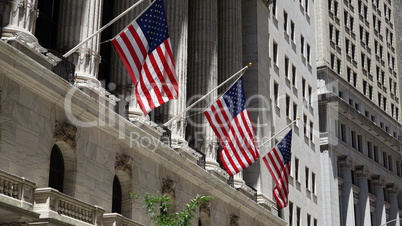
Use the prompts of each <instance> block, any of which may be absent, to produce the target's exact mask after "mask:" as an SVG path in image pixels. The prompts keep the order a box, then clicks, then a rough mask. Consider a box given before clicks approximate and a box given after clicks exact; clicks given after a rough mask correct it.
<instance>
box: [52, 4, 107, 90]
mask: <svg viewBox="0 0 402 226" xmlns="http://www.w3.org/2000/svg"><path fill="white" fill-rule="evenodd" d="M102 5H103V1H102V0H86V1H69V0H61V1H60V12H61V13H60V17H59V20H60V22H59V27H58V29H59V31H58V32H59V34H60V35H59V36H58V42H57V43H58V46H57V49H58V50H59V51H61V52H63V53H65V52H67V51H69V50H70V49H72V48H73V47H75V46H76V45H77V44H78V43H80V42H81V41H82V40H84V39H86V38H87V37H89V36H90V35H92V34H93V33H95V31H97V30H98V29H99V28H100V27H101V25H102V20H101V15H102ZM99 42H100V35H97V36H95V37H93V38H92V39H91V40H89V41H88V42H86V43H85V44H83V45H82V46H81V47H80V48H79V49H78V50H77V51H76V52H75V53H73V54H71V55H70V56H69V57H68V58H69V60H70V61H71V62H72V63H74V64H75V65H76V68H75V73H76V76H77V77H76V82H77V85H78V86H79V87H90V85H89V86H88V85H87V84H88V83H92V86H93V85H94V84H95V86H100V82H99V81H98V79H97V76H98V69H99V63H100V55H99V51H100V46H99V45H100V44H99Z"/></svg>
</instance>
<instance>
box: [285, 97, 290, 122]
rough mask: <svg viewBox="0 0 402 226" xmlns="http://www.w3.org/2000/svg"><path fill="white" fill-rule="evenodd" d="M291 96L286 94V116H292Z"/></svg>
mask: <svg viewBox="0 0 402 226" xmlns="http://www.w3.org/2000/svg"><path fill="white" fill-rule="evenodd" d="M290 113H291V112H290V97H289V96H288V95H286V116H287V117H288V118H290Z"/></svg>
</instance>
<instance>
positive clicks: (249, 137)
mask: <svg viewBox="0 0 402 226" xmlns="http://www.w3.org/2000/svg"><path fill="white" fill-rule="evenodd" d="M204 114H205V116H206V118H207V119H208V121H209V123H210V124H211V127H212V129H213V130H214V132H215V134H216V135H217V136H218V139H219V141H220V143H221V144H222V146H223V147H224V149H223V151H222V152H221V160H222V163H223V165H224V167H225V169H226V171H227V172H228V174H229V175H230V176H233V175H234V174H236V173H238V172H240V171H241V170H243V169H245V168H247V167H248V166H249V165H251V164H253V163H254V162H255V161H256V160H257V159H258V158H259V152H258V149H257V146H256V142H255V134H254V127H253V124H252V123H251V120H250V116H249V113H248V111H247V109H245V110H244V111H243V112H241V113H240V114H238V115H237V116H236V117H235V118H232V116H231V114H230V113H229V111H228V107H227V106H226V103H225V101H224V100H223V99H222V98H220V99H218V100H217V101H216V102H215V103H214V104H213V105H212V106H211V107H210V108H208V109H207V110H206V111H205V112H204Z"/></svg>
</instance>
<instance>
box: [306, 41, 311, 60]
mask: <svg viewBox="0 0 402 226" xmlns="http://www.w3.org/2000/svg"><path fill="white" fill-rule="evenodd" d="M310 60H311V59H310V45H309V44H307V62H309V63H310Z"/></svg>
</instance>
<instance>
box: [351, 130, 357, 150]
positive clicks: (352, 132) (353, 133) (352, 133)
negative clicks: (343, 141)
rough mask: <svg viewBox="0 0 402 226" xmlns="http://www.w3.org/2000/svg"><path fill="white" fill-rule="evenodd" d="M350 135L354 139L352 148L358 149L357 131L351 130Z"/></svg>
mask: <svg viewBox="0 0 402 226" xmlns="http://www.w3.org/2000/svg"><path fill="white" fill-rule="evenodd" d="M350 137H351V139H352V148H354V149H357V148H356V147H357V146H356V132H355V131H351V132H350Z"/></svg>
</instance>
